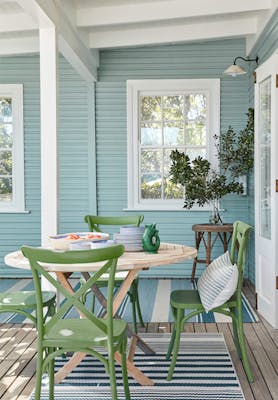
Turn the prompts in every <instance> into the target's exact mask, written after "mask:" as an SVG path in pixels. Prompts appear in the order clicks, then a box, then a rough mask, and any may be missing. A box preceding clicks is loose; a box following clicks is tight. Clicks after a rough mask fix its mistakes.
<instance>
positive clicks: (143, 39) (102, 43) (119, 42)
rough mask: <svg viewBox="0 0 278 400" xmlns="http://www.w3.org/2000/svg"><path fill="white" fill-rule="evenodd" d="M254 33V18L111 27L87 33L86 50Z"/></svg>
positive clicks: (255, 20) (255, 28) (255, 22)
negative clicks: (162, 25) (88, 43)
mask: <svg viewBox="0 0 278 400" xmlns="http://www.w3.org/2000/svg"><path fill="white" fill-rule="evenodd" d="M256 31H257V19H256V18H251V17H250V18H238V19H230V20H229V19H220V20H218V21H210V22H208V21H207V22H205V21H204V22H199V23H187V24H185V23H182V24H175V25H169V26H164V27H163V29H162V28H161V27H160V26H152V27H144V26H142V27H138V26H137V27H128V28H126V29H117V28H114V29H113V27H110V28H107V29H106V30H104V29H102V30H100V31H95V32H91V33H90V47H95V48H111V47H121V46H138V45H144V44H162V43H173V42H192V41H196V40H202V41H203V40H213V39H220V38H222V39H223V38H231V37H242V36H247V35H254V34H255V33H256Z"/></svg>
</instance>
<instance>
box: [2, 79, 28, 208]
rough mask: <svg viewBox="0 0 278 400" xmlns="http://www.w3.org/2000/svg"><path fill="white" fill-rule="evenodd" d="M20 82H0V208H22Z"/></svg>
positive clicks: (21, 99) (21, 106) (21, 87)
mask: <svg viewBox="0 0 278 400" xmlns="http://www.w3.org/2000/svg"><path fill="white" fill-rule="evenodd" d="M24 209H25V205H24V143H23V85H20V84H0V212H23V211H24Z"/></svg>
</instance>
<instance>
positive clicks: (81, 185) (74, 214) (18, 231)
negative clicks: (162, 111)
mask: <svg viewBox="0 0 278 400" xmlns="http://www.w3.org/2000/svg"><path fill="white" fill-rule="evenodd" d="M59 74H60V80H59V103H60V110H59V111H60V118H59V133H58V154H59V220H58V224H59V225H58V230H59V231H60V232H65V231H72V230H84V229H85V228H86V225H85V223H84V222H83V217H84V215H85V214H87V213H88V212H89V211H90V210H94V209H95V205H94V199H93V196H94V195H95V193H94V192H92V191H91V190H90V189H89V188H90V187H93V186H94V182H92V179H93V171H92V167H91V170H90V171H89V164H90V166H91V162H90V161H89V157H90V158H91V157H93V158H94V146H93V144H92V138H93V136H94V130H93V127H92V123H91V119H92V116H93V115H94V109H93V108H91V105H92V99H91V97H92V95H93V92H92V91H91V90H89V89H88V85H87V83H85V82H84V81H83V80H82V79H81V78H80V76H79V75H78V74H77V73H76V72H75V71H74V70H73V69H72V67H71V66H70V65H69V64H68V62H67V61H66V60H65V59H63V58H62V57H61V58H60V62H59ZM0 82H1V83H23V85H24V145H25V148H24V152H25V197H26V210H28V211H30V213H29V214H3V213H0V238H1V240H0V264H1V265H0V276H22V275H26V274H27V272H25V271H23V270H20V269H14V268H8V267H5V265H4V263H3V257H4V255H5V254H7V253H9V252H11V251H14V250H16V249H18V248H20V246H21V245H22V244H23V243H24V244H28V245H34V246H37V245H39V244H40V198H41V195H40V84H39V57H38V56H26V57H1V58H0ZM89 107H90V109H89ZM88 156H89V157H88ZM49 162H51V160H49Z"/></svg>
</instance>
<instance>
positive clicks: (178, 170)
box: [170, 109, 254, 224]
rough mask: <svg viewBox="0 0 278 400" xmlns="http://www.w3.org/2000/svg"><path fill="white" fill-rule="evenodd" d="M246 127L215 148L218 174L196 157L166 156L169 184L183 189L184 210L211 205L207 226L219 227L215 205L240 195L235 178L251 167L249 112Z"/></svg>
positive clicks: (225, 135) (176, 153) (175, 152)
mask: <svg viewBox="0 0 278 400" xmlns="http://www.w3.org/2000/svg"><path fill="white" fill-rule="evenodd" d="M247 116H248V119H247V125H246V127H245V128H244V129H242V130H241V131H240V132H239V133H238V134H236V133H235V131H234V129H233V128H232V127H229V128H228V130H227V132H225V133H223V134H222V135H221V137H220V138H219V137H217V136H216V135H215V139H216V140H219V141H218V142H217V144H216V149H217V156H218V160H219V164H220V171H216V170H215V169H214V168H213V167H212V165H211V163H210V162H209V161H208V160H206V159H204V158H202V157H197V158H195V159H194V160H192V161H191V160H190V158H189V156H188V155H187V154H185V153H183V152H179V151H178V150H173V151H172V152H171V154H170V159H171V167H170V175H171V181H172V182H173V183H174V184H176V185H181V186H183V187H184V207H185V208H187V209H191V208H192V207H193V205H194V204H198V205H199V206H204V205H205V204H208V203H210V204H212V215H211V218H210V222H211V223H215V224H222V220H221V217H220V214H219V201H220V199H221V198H222V197H223V196H225V195H226V194H228V193H237V194H242V193H243V185H242V183H241V182H239V176H240V175H244V174H248V173H250V171H251V170H252V168H253V164H254V155H253V154H254V112H253V109H249V110H248V113H247Z"/></svg>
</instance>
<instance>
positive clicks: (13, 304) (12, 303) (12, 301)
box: [0, 291, 56, 310]
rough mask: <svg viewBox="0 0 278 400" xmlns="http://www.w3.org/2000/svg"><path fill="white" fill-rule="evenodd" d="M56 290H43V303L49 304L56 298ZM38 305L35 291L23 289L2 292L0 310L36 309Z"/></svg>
mask: <svg viewBox="0 0 278 400" xmlns="http://www.w3.org/2000/svg"><path fill="white" fill-rule="evenodd" d="M55 296H56V295H55V293H54V292H42V298H43V305H44V306H45V307H46V306H49V305H50V304H51V303H53V302H54V300H55ZM36 306H37V302H36V293H35V291H28V292H26V291H22V292H11V293H1V294H0V310H5V309H8V308H9V309H13V308H14V309H18V308H21V309H26V310H29V309H35V308H36Z"/></svg>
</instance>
